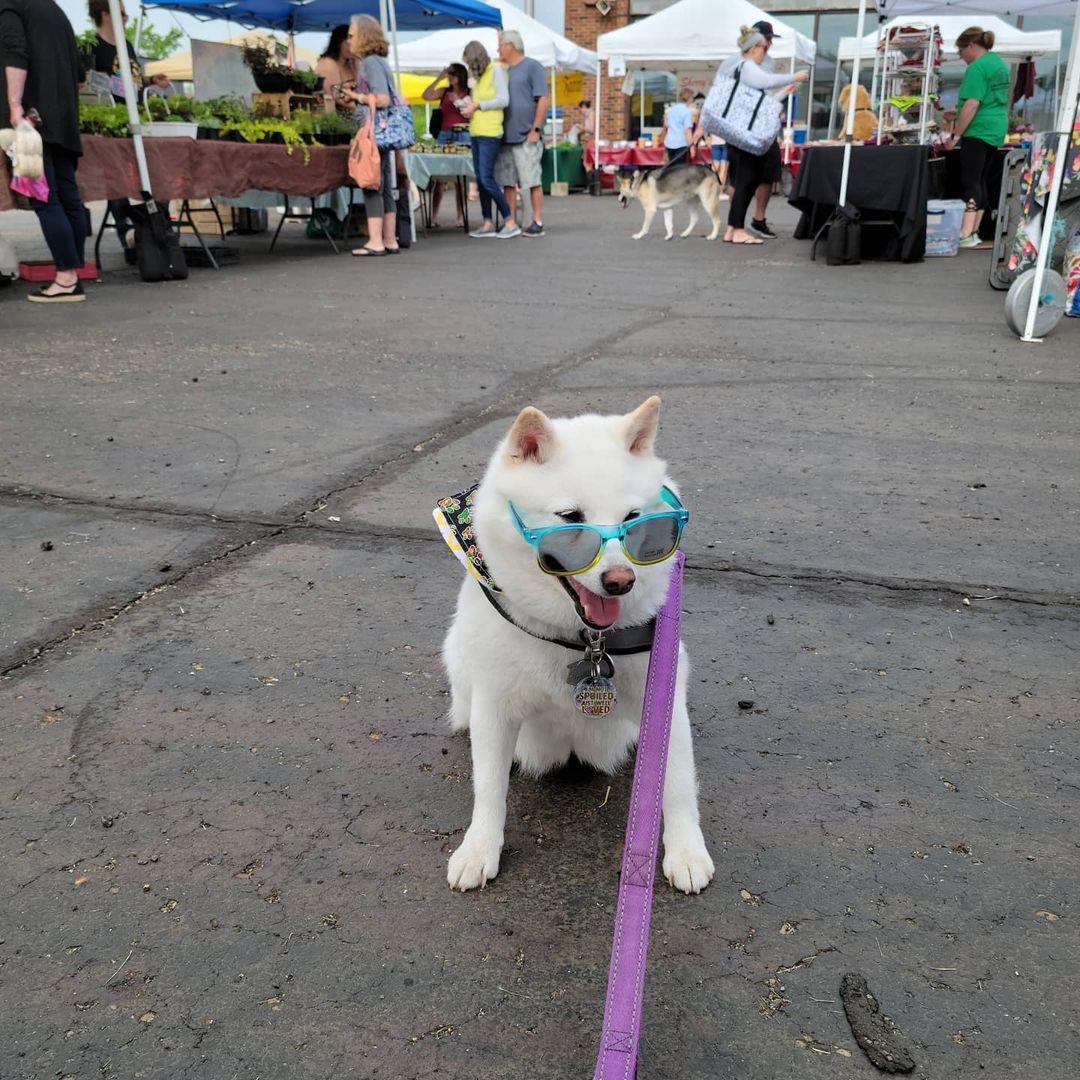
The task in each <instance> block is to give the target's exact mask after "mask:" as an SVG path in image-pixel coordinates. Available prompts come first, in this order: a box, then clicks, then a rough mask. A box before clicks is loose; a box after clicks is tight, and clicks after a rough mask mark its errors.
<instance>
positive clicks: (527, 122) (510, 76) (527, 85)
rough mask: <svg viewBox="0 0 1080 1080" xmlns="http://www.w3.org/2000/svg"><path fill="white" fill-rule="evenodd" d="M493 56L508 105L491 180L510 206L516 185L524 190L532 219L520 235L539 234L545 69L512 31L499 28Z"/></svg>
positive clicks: (541, 226)
mask: <svg viewBox="0 0 1080 1080" xmlns="http://www.w3.org/2000/svg"><path fill="white" fill-rule="evenodd" d="M499 59H500V60H501V61H502V62H503V63H504V64H505V65H506V81H507V83H508V85H509V89H510V104H509V105H508V106H507V107H506V111H505V112H504V113H503V144H502V147H501V149H500V150H499V157H498V160H497V161H496V162H495V179H496V180H497V181H498V182H499V183H500V184H502V186H503V191H504V192H505V194H506V201H507V202H508V203H509V204H510V209H511V211H513V209H514V208H515V206H516V205H517V190H518V188H520V189H521V193H522V195H524V194H525V191H526V190H528V192H529V199H530V201H531V203H532V221H531V222H530V224H529V226H528V228H525V229H522V230H521V235H522V236H529V237H532V236H543V235H544V221H543V216H544V189H543V187H542V185H541V178H540V173H541V163H542V161H543V157H544V139H543V135H544V120H545V118H546V114H547V108H548V102H549V101H550V100H551V99H550V97H549V95H548V84H547V73H546V72H545V71H544V68H543V65H542V64H540V63H539V62H538V61H536V60H533V59H532V58H531V57H528V56H526V55H525V44H524V42H523V41H522V40H521V35H520V34H519V33H518V32H517V31H516V30H500V31H499Z"/></svg>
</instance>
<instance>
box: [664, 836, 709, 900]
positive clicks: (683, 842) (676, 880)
mask: <svg viewBox="0 0 1080 1080" xmlns="http://www.w3.org/2000/svg"><path fill="white" fill-rule="evenodd" d="M663 868H664V877H666V878H667V880H668V884H669V885H671V886H672V887H673V888H675V889H678V890H679V892H684V893H699V892H701V890H702V889H704V888H705V886H706V885H708V884H709V882H710V881H712V879H713V875H714V874H715V873H716V867H715V866H713V861H712V859H711V858H710V857H709V852H708V850H707V849H706V847H705V840H704V838H703V837H702V835H701V831H700V830H698V834H697V836H696V837H687V838H686V839H678V840H673V841H672V842H671V843H668V842H667V841H666V840H665V842H664V862H663Z"/></svg>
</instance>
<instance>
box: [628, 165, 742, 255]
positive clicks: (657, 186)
mask: <svg viewBox="0 0 1080 1080" xmlns="http://www.w3.org/2000/svg"><path fill="white" fill-rule="evenodd" d="M722 194H723V192H722V190H721V188H720V180H719V179H718V177H717V175H716V173H714V172H713V171H712V169H710V168H708V167H707V166H705V165H676V166H675V167H674V168H672V169H654V170H653V171H651V172H642V171H641V170H640V169H635V170H634V172H633V173H632V175H630V176H625V175H623V176H620V177H619V202H620V203H621V204H622V206H623V209H626V207H628V206H629V205H630V200H631V199H637V200H638V202H640V203H641V205H642V206H643V207H644V208H645V221H644V223H643V224H642V226H641V229H640V230H639V231H638V232H636V233H634V239H635V240H640V239H641V238H642V237H643V236H644V235H645V234H646V233H647V232H648V231H649V227H650V226H651V225H652V222H653V218H654V217H656V211H657V210H663V211H664V229H665V230H666V234H667V235H666V236H665V237H664V239H665V240H671V239H673V238H674V235H675V214H674V208H675V207H676V206H681V205H683V204H684V203H686V204H688V205H689V207H690V224H689V225H687V226H686V228H685V229H684V230H683V231H682V232H681V233H679V235H680V236H689V235H690V234H691V233H692V232H693V231H694V227H695V226H696V225H697V222H698V212H697V205H696V204H695V203H694V199H700V200H701V205H702V206H703V207H704V208H705V213H706V214H708V215H709V220H710V221H711V222H712V232H711V233H709V236H708V239H710V240H715V239H716V238H717V237H718V236H719V235H720V197H721V195H722Z"/></svg>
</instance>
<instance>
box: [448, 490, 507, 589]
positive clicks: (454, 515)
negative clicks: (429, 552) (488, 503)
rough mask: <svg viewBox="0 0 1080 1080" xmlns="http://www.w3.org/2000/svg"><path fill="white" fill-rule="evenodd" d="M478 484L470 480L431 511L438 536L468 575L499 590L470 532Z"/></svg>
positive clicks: (474, 535)
mask: <svg viewBox="0 0 1080 1080" xmlns="http://www.w3.org/2000/svg"><path fill="white" fill-rule="evenodd" d="M479 486H480V485H479V484H473V486H472V487H471V488H469V489H468V490H466V491H461V492H459V493H458V494H457V495H447V496H446V498H445V499H440V500H439V501H438V502H437V503H436V504H435V509H434V510H433V511H432V514H433V515H434V517H435V524H436V525H438V526H439V532H441V533H442V538H443V539H444V540H445V541H446V543H447V546H448V547H449V548H450V550H451V551H452V552H453V553H454V557H455V558H456V559H457V561H458V562H459V563H461V565H462V566H464V567H465V570H466V571H467V572H468V574H469V576H470V577H473V578H475V579H476V580H477V581H479V582H480V584H481V585H483V586H484V588H485V589H488V590H490V591H491V592H494V593H498V592H502V589H500V588H499V586H498V585H496V584H495V581H494V579H493V578H492V576H491V572H490V571H489V570H488V568H487V563H486V562H484V556H483V555H482V554H481V552H480V549H479V548H478V547H477V546H476V534H475V533H474V532H473V517H472V512H473V498H474V496H475V495H476V489H477V488H478V487H479Z"/></svg>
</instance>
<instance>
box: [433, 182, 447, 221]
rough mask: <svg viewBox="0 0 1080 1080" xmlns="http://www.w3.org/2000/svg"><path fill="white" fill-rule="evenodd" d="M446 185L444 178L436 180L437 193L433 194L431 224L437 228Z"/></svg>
mask: <svg viewBox="0 0 1080 1080" xmlns="http://www.w3.org/2000/svg"><path fill="white" fill-rule="evenodd" d="M445 187H446V182H445V181H443V180H436V181H435V194H434V195H432V196H431V226H432V228H435V227H436V226H437V225H438V224H439V207H441V206H442V197H443V189H444V188H445Z"/></svg>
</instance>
